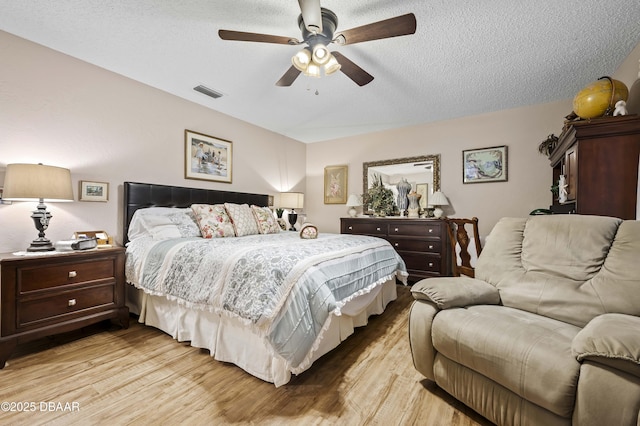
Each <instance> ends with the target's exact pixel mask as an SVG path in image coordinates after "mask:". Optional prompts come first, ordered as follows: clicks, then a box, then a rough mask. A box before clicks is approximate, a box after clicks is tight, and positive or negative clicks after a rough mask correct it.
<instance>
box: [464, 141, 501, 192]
mask: <svg viewBox="0 0 640 426" xmlns="http://www.w3.org/2000/svg"><path fill="white" fill-rule="evenodd" d="M507 172H508V164H507V146H506V145H503V146H492V147H489V148H480V149H468V150H465V151H462V183H482V182H504V181H506V180H507Z"/></svg>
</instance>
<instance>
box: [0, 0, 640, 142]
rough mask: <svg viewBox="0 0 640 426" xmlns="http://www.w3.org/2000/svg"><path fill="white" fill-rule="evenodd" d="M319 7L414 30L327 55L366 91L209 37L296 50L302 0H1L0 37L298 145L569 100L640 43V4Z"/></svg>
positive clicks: (351, 20) (436, 2) (276, 53)
mask: <svg viewBox="0 0 640 426" xmlns="http://www.w3.org/2000/svg"><path fill="white" fill-rule="evenodd" d="M321 3H322V6H323V7H325V8H328V9H330V10H332V11H333V12H335V13H336V14H337V15H338V30H337V31H336V32H340V30H346V29H350V28H354V27H358V26H361V25H365V24H368V23H371V22H375V21H380V20H383V19H387V18H391V17H394V16H397V15H401V14H405V13H408V12H413V13H414V14H415V15H416V19H417V31H416V33H415V34H414V35H409V36H403V37H396V38H391V39H386V40H377V41H371V42H365V43H360V44H355V45H347V46H337V45H335V44H332V45H330V47H331V50H336V51H339V52H340V53H342V54H343V55H345V56H346V57H348V58H349V59H351V60H352V61H353V62H355V63H356V64H358V65H359V66H361V67H362V68H363V69H365V70H366V71H367V72H369V73H370V74H372V75H373V76H374V77H375V79H374V80H373V82H371V83H370V84H368V85H366V86H363V87H359V86H357V85H356V84H354V83H353V82H352V81H351V80H350V79H348V78H347V77H346V76H345V75H344V74H342V73H337V74H334V75H331V76H327V77H322V78H320V79H313V78H310V77H305V76H303V75H301V76H300V77H298V79H297V80H296V81H295V82H294V83H293V85H292V86H291V87H276V86H275V82H276V81H277V80H278V79H279V78H280V77H281V76H282V74H284V72H285V71H286V70H287V69H288V68H289V67H290V65H291V62H290V60H291V56H293V54H294V53H295V52H297V51H298V50H299V49H300V47H296V46H288V45H280V44H265V43H249V42H237V41H223V40H221V39H220V38H219V37H218V35H217V32H218V30H219V29H229V30H239V31H248V32H257V33H265V34H273V35H280V36H287V37H294V38H298V39H300V38H301V35H300V30H299V29H298V27H297V17H298V15H299V13H300V9H299V6H298V2H297V1H296V0H262V1H257V0H233V1H230V0H136V1H131V0H56V1H51V0H2V1H1V2H0V29H2V30H4V31H7V32H9V33H12V34H15V35H17V36H20V37H23V38H25V39H28V40H31V41H34V42H36V43H39V44H42V45H44V46H47V47H50V48H52V49H55V50H58V51H60V52H63V53H66V54H68V55H71V56H73V57H76V58H79V59H82V60H84V61H87V62H90V63H92V64H95V65H98V66H100V67H103V68H106V69H108V70H111V71H114V72H116V73H119V74H122V75H125V76H127V77H130V78H132V79H134V80H137V81H140V82H142V83H145V84H148V85H150V86H153V87H156V88H159V89H162V90H164V91H166V92H169V93H172V94H174V95H177V96H180V97H182V98H185V99H188V100H191V101H193V102H196V103H198V104H201V105H204V106H206V107H209V108H211V109H214V110H216V111H220V112H222V113H225V114H228V115H231V116H233V117H237V118H239V119H242V120H245V121H248V122H250V123H253V124H255V125H258V126H261V127H264V128H267V129H270V130H272V131H274V132H277V133H280V134H283V135H286V136H289V137H291V138H294V139H297V140H300V141H302V142H316V141H322V140H327V139H334V138H339V137H343V136H350V135H356V134H364V133H369V132H374V131H379V130H384V129H390V128H397V127H404V126H409V125H416V124H420V123H427V122H432V121H438V120H444V119H449V118H455V117H462V116H467V115H473V114H478V113H483V112H489V111H497V110H501V109H506V108H513V107H518V106H524V105H531V104H536V103H544V102H551V101H554V100H558V99H567V98H571V97H573V96H574V95H575V93H576V92H577V91H578V90H580V88H582V87H583V86H584V85H586V84H587V83H589V82H591V81H593V80H595V79H597V78H598V77H601V76H603V75H610V74H612V73H613V72H614V71H615V70H616V69H617V67H618V66H619V65H620V63H621V62H622V61H623V60H624V59H625V58H626V57H627V55H628V54H629V53H630V52H631V50H632V49H633V48H634V47H635V46H636V44H637V43H638V42H639V41H640V1H638V0H616V1H615V2H603V1H601V0H575V1H573V0H564V1H558V0H539V1H535V2H532V1H526V2H525V1H514V0H486V1H469V0H465V1H455V2H452V1H443V0H432V1H425V0H404V1H388V0H349V1H345V0H321ZM5 60H7V58H2V61H5ZM200 84H202V85H205V86H207V87H209V88H212V89H214V90H216V91H218V92H221V93H222V94H224V96H223V97H221V98H219V99H215V100H214V99H211V98H209V97H207V96H205V95H203V94H201V93H198V92H195V91H193V87H195V86H197V85H200ZM567 113H568V112H567Z"/></svg>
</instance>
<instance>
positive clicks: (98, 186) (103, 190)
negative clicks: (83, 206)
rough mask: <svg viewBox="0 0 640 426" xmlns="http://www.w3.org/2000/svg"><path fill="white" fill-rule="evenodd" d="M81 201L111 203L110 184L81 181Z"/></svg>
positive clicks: (79, 198) (79, 197)
mask: <svg viewBox="0 0 640 426" xmlns="http://www.w3.org/2000/svg"><path fill="white" fill-rule="evenodd" d="M78 200H80V201H102V202H107V201H109V184H108V183H107V182H90V181H87V180H81V181H80V194H79V195H78Z"/></svg>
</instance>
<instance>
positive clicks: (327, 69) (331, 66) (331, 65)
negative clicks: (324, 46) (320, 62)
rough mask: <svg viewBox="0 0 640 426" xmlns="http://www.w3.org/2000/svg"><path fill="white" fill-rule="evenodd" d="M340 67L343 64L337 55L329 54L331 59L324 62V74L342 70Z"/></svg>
mask: <svg viewBox="0 0 640 426" xmlns="http://www.w3.org/2000/svg"><path fill="white" fill-rule="evenodd" d="M340 68H342V66H341V65H340V64H339V63H338V60H337V59H336V58H335V56H333V55H331V54H329V61H327V63H326V64H324V74H325V75H331V74H333V73H334V72H336V71H338V70H340Z"/></svg>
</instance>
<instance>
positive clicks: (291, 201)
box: [280, 192, 304, 231]
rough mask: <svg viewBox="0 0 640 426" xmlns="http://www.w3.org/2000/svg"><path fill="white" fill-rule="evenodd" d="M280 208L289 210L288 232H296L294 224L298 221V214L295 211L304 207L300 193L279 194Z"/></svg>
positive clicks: (302, 195) (302, 196)
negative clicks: (289, 226)
mask: <svg viewBox="0 0 640 426" xmlns="http://www.w3.org/2000/svg"><path fill="white" fill-rule="evenodd" d="M280 207H283V208H288V209H291V211H290V212H289V224H290V225H291V228H290V229H289V231H296V227H295V224H296V222H297V221H298V213H296V210H295V209H301V208H303V207H304V194H303V193H301V192H281V193H280Z"/></svg>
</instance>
